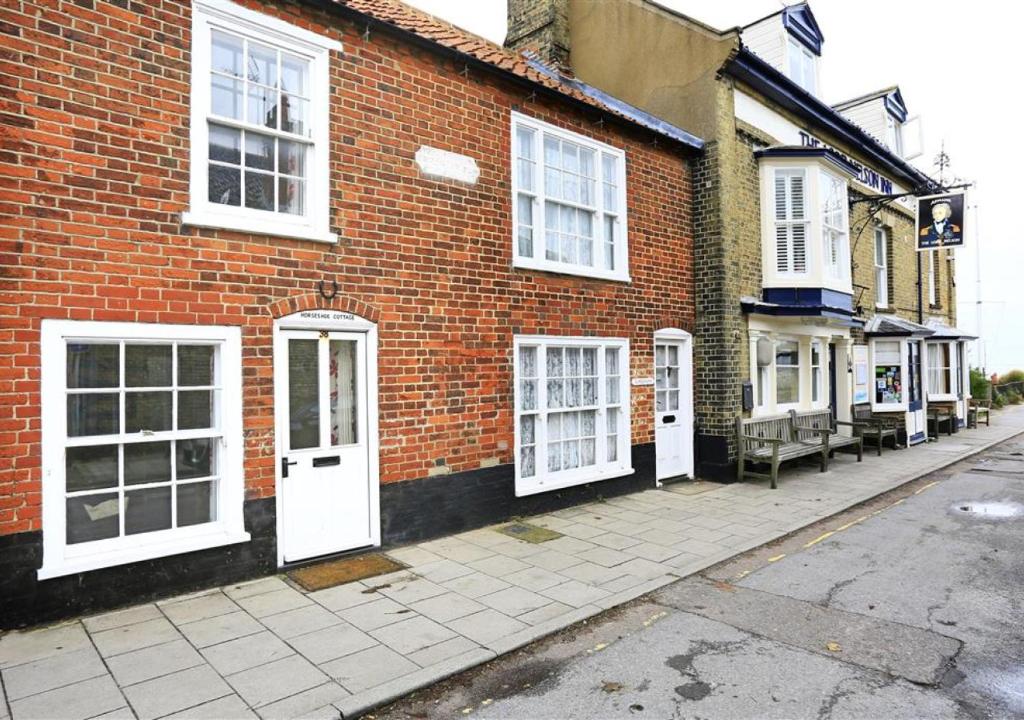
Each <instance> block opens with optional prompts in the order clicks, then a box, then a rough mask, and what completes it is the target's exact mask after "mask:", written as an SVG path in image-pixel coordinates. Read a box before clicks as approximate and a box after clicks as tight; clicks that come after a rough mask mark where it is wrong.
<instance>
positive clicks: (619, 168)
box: [512, 113, 629, 280]
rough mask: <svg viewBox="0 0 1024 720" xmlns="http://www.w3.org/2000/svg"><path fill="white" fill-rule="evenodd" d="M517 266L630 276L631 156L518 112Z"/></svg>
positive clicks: (515, 120) (514, 119)
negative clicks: (628, 166) (628, 169)
mask: <svg viewBox="0 0 1024 720" xmlns="http://www.w3.org/2000/svg"><path fill="white" fill-rule="evenodd" d="M512 138H513V143H512V145H513V150H512V153H513V158H512V168H513V170H512V188H513V192H512V195H513V203H512V214H513V226H514V227H515V241H514V244H513V258H514V265H515V266H516V267H526V268H534V269H538V270H549V271H552V272H561V273H568V274H572V275H586V276H590V277H598V278H606V279H609V280H629V268H628V250H627V246H626V189H625V184H626V183H625V178H626V155H625V153H624V152H623V151H622V150H620V149H618V148H614V147H611V146H609V145H605V144H604V143H600V142H597V141H596V140H592V139H590V138H588V137H585V136H583V135H579V134H577V133H573V132H570V131H568V130H564V129H562V128H558V127H555V126H554V125H549V124H548V123H544V122H541V121H539V120H534V119H533V118H529V117H526V116H524V115H520V114H519V113H513V114H512Z"/></svg>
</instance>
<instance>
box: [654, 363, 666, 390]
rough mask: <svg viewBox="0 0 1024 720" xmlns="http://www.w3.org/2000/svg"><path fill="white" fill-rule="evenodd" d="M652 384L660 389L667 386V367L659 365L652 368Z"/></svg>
mask: <svg viewBox="0 0 1024 720" xmlns="http://www.w3.org/2000/svg"><path fill="white" fill-rule="evenodd" d="M654 386H655V387H656V388H660V389H663V388H666V387H668V371H667V368H663V367H659V368H655V369H654Z"/></svg>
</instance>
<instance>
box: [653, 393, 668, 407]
mask: <svg viewBox="0 0 1024 720" xmlns="http://www.w3.org/2000/svg"><path fill="white" fill-rule="evenodd" d="M654 409H655V410H657V411H658V412H665V391H664V390H658V391H657V392H656V393H654Z"/></svg>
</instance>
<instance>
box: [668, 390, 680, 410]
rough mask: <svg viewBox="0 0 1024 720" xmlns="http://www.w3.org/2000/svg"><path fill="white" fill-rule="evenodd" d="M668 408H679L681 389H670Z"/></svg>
mask: <svg viewBox="0 0 1024 720" xmlns="http://www.w3.org/2000/svg"><path fill="white" fill-rule="evenodd" d="M668 409H669V410H670V411H671V410H678V409H679V391H678V390H669V391H668Z"/></svg>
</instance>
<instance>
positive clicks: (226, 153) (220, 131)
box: [210, 123, 242, 165]
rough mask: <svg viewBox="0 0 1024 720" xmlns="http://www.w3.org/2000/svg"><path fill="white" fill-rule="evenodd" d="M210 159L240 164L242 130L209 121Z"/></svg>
mask: <svg viewBox="0 0 1024 720" xmlns="http://www.w3.org/2000/svg"><path fill="white" fill-rule="evenodd" d="M210 160H213V161H215V162H222V163H231V164H232V165H240V164H241V163H242V132H241V131H240V130H235V129H234V128H229V127H224V126H223V125H216V124H214V123H210Z"/></svg>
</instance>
